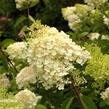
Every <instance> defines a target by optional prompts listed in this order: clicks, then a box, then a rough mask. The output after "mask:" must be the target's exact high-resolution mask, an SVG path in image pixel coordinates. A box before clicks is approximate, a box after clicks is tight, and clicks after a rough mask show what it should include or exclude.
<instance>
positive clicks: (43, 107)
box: [35, 104, 47, 109]
mask: <svg viewBox="0 0 109 109" xmlns="http://www.w3.org/2000/svg"><path fill="white" fill-rule="evenodd" d="M35 109H47V108H46V107H45V106H44V105H42V104H38V105H37V106H36V107H35Z"/></svg>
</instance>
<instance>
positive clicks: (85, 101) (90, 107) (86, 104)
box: [81, 96, 97, 109]
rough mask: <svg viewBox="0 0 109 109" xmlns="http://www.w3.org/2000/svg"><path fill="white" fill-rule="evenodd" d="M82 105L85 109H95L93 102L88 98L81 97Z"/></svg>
mask: <svg viewBox="0 0 109 109" xmlns="http://www.w3.org/2000/svg"><path fill="white" fill-rule="evenodd" d="M81 100H82V103H83V105H84V108H85V109H97V107H96V105H95V103H94V102H93V100H92V99H91V98H90V97H88V96H81Z"/></svg>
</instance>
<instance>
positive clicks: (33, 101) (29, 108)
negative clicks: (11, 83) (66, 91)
mask: <svg viewBox="0 0 109 109" xmlns="http://www.w3.org/2000/svg"><path fill="white" fill-rule="evenodd" d="M15 97H16V99H17V101H18V102H20V103H21V104H22V105H23V107H24V109H34V108H35V106H36V105H37V102H38V101H39V100H40V99H41V98H42V97H41V96H36V95H35V94H34V93H33V92H31V91H30V90H28V89H25V90H22V91H20V92H18V94H16V95H15Z"/></svg>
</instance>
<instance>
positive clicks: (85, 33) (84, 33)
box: [79, 32, 89, 38]
mask: <svg viewBox="0 0 109 109" xmlns="http://www.w3.org/2000/svg"><path fill="white" fill-rule="evenodd" d="M88 34H89V33H88V32H83V33H81V34H80V35H79V37H81V38H82V37H84V36H87V35H88Z"/></svg>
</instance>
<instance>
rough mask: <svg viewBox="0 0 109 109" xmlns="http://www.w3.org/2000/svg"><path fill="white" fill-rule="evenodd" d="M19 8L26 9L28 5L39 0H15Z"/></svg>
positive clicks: (32, 4)
mask: <svg viewBox="0 0 109 109" xmlns="http://www.w3.org/2000/svg"><path fill="white" fill-rule="evenodd" d="M15 2H16V8H17V9H20V10H22V9H25V8H27V6H30V7H32V6H34V5H35V4H37V3H38V2H39V0H15Z"/></svg>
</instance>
